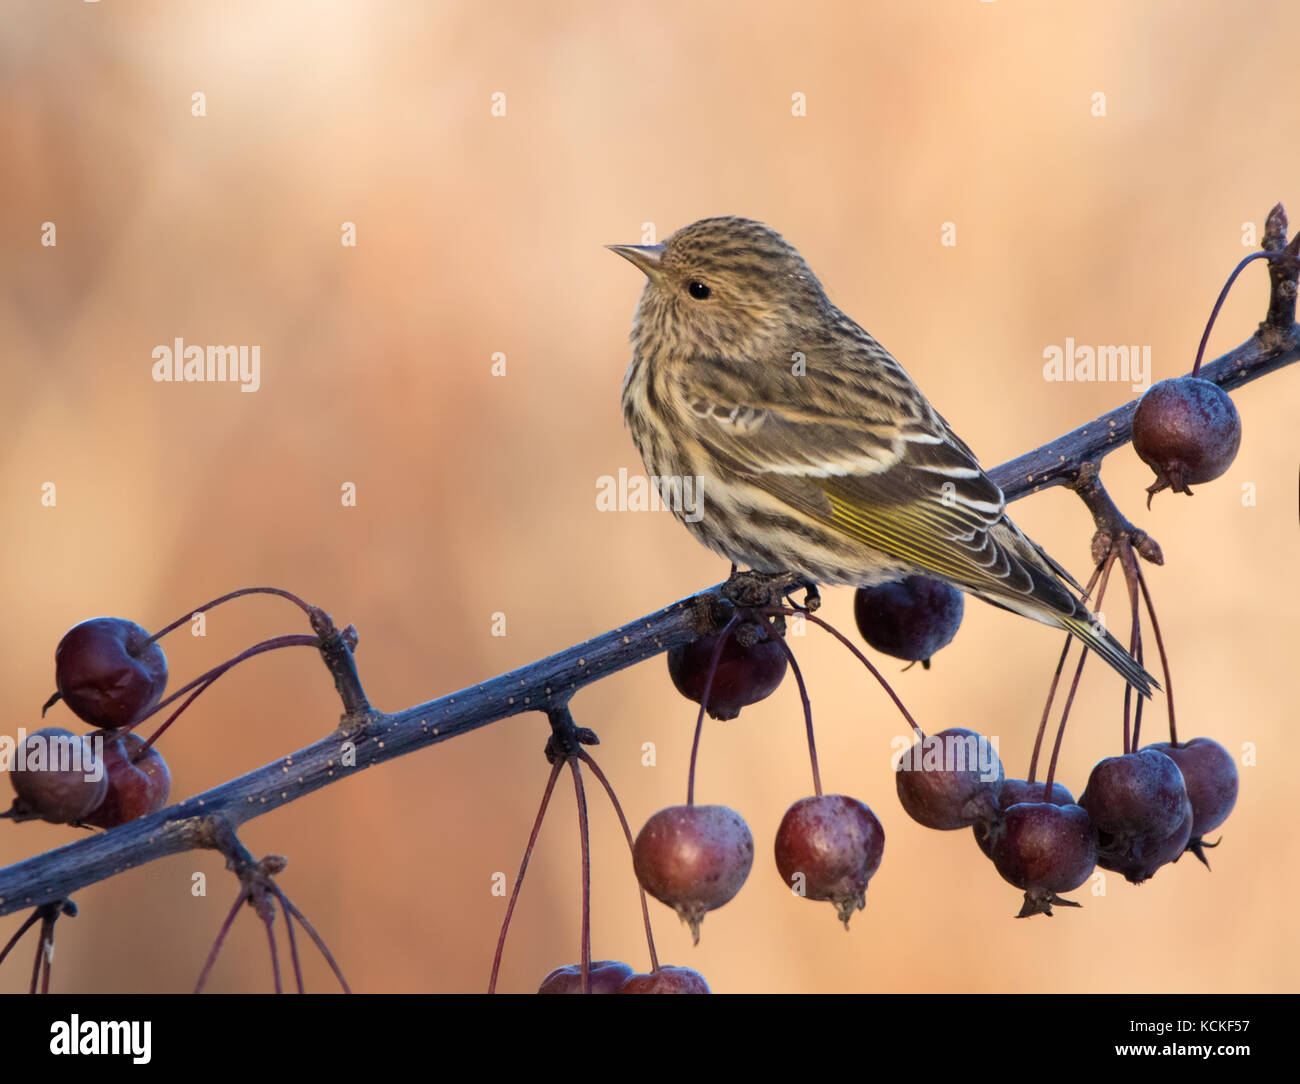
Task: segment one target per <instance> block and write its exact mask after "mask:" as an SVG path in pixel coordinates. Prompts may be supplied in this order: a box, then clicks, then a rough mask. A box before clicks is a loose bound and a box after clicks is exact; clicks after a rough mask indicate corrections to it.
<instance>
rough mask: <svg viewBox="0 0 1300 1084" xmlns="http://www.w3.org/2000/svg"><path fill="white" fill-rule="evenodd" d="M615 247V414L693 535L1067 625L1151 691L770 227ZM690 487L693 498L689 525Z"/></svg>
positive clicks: (824, 580) (799, 570)
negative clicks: (688, 484) (923, 586)
mask: <svg viewBox="0 0 1300 1084" xmlns="http://www.w3.org/2000/svg"><path fill="white" fill-rule="evenodd" d="M609 247H610V248H611V249H613V251H615V252H617V253H618V254H619V255H620V256H624V257H626V258H627V259H628V260H630V261H631V262H632V263H634V264H635V265H636V266H637V267H639V268H640V269H641V270H642V271H644V272H645V274H646V277H647V279H648V281H647V283H646V287H645V290H644V292H643V293H642V295H641V301H640V304H639V306H638V308H637V314H636V322H635V324H634V325H633V328H632V346H633V356H632V363H631V364H630V365H629V366H628V370H627V377H626V378H625V380H624V382H623V416H624V418H625V420H626V422H627V425H628V428H629V429H630V430H631V432H632V439H633V440H634V441H635V442H636V446H637V448H638V449H639V450H640V452H641V457H642V459H643V460H644V461H645V465H646V468H647V470H649V472H650V474H651V475H652V476H655V477H656V478H658V479H659V480H660V482H659V484H660V487H661V489H662V490H663V491H664V496H665V499H666V500H668V501H669V503H671V505H672V507H673V509H674V511H675V512H676V513H677V516H678V518H679V519H681V520H682V521H683V522H684V523H685V524H686V526H687V527H688V528H689V529H690V530H691V532H692V533H693V534H694V535H695V536H696V537H697V538H698V539H699V540H700V541H701V542H703V543H704V544H705V545H706V546H708V547H709V548H710V549H713V550H715V551H716V552H718V553H720V554H721V555H722V556H724V557H726V558H728V559H729V560H731V561H733V562H735V563H737V564H739V565H746V566H748V567H750V568H752V569H754V570H755V571H758V572H773V573H775V572H788V573H795V574H797V575H799V576H801V577H803V578H805V579H807V580H809V581H811V582H812V583H818V584H853V585H855V586H859V587H863V586H869V585H872V584H876V583H881V582H884V581H887V580H895V579H901V578H902V577H903V576H906V575H913V574H920V575H925V576H930V577H933V578H935V579H940V580H944V581H946V582H948V583H951V584H953V585H954V586H956V587H959V588H961V589H962V590H964V591H968V592H970V593H971V594H973V595H976V596H977V597H979V598H982V599H984V600H985V601H987V602H991V603H993V604H994V605H996V606H1001V607H1003V608H1005V609H1008V610H1012V611H1014V612H1016V613H1019V614H1023V615H1024V616H1026V617H1032V618H1034V619H1035V620H1037V621H1042V622H1044V623H1046V624H1048V625H1054V626H1056V627H1057V628H1061V629H1066V630H1068V631H1069V632H1071V633H1073V634H1074V635H1075V636H1077V637H1078V638H1079V639H1080V640H1082V641H1083V643H1085V644H1086V645H1087V646H1088V647H1090V648H1092V650H1094V651H1096V652H1097V653H1098V654H1099V655H1100V656H1101V657H1102V658H1104V659H1105V660H1106V661H1107V662H1108V663H1109V664H1110V665H1111V666H1112V667H1114V669H1115V670H1117V671H1118V672H1119V673H1120V674H1122V675H1123V676H1124V677H1125V678H1126V679H1127V680H1128V681H1129V682H1130V683H1131V684H1132V685H1133V686H1134V687H1135V688H1137V689H1138V690H1140V691H1141V692H1142V693H1143V694H1145V695H1147V696H1150V695H1151V687H1152V686H1153V685H1154V684H1155V683H1154V681H1153V679H1152V678H1151V676H1150V675H1149V674H1148V673H1147V672H1146V671H1145V670H1144V669H1142V667H1141V666H1139V665H1138V664H1137V662H1136V661H1135V660H1134V659H1133V658H1132V657H1131V656H1130V655H1129V654H1128V652H1126V651H1125V650H1124V648H1123V647H1122V646H1121V645H1120V644H1119V642H1118V641H1117V640H1116V639H1115V638H1114V637H1113V636H1111V635H1110V634H1109V633H1108V632H1106V631H1105V629H1104V628H1103V627H1102V626H1101V625H1100V623H1099V622H1097V621H1096V620H1095V619H1094V618H1093V616H1092V614H1091V613H1089V611H1088V609H1087V607H1086V606H1084V605H1083V603H1082V602H1080V601H1079V599H1078V598H1077V597H1076V596H1075V595H1074V594H1073V593H1072V592H1071V591H1070V589H1069V587H1068V586H1067V582H1068V583H1071V584H1073V583H1074V581H1073V580H1071V579H1070V577H1069V574H1068V573H1067V572H1066V571H1065V570H1064V569H1063V568H1061V566H1060V565H1058V564H1057V563H1056V562H1055V561H1053V560H1052V559H1051V558H1050V557H1048V556H1047V554H1046V553H1045V552H1044V551H1043V550H1042V549H1041V548H1040V547H1039V546H1037V545H1036V544H1035V543H1034V542H1032V541H1030V540H1029V539H1028V538H1027V537H1026V536H1025V535H1024V534H1023V533H1021V531H1020V529H1019V528H1018V527H1016V525H1015V524H1014V523H1012V522H1011V520H1010V519H1008V518H1007V515H1006V506H1005V501H1004V499H1003V496H1002V492H1001V490H999V489H998V487H997V486H996V485H994V484H993V482H992V481H990V480H989V478H988V477H987V476H986V475H985V474H984V472H983V471H982V470H981V469H980V465H979V463H978V461H977V460H976V458H975V455H974V453H973V452H972V451H971V450H970V448H968V447H967V446H966V445H965V443H963V442H962V440H961V439H960V438H959V437H958V436H957V435H956V434H955V433H954V432H953V431H952V429H951V428H950V427H949V426H948V423H947V422H946V421H944V419H943V418H942V417H941V416H940V415H939V414H938V412H937V411H936V410H935V409H934V407H932V406H931V405H930V403H929V401H928V400H927V399H926V398H925V396H924V395H922V394H921V392H920V390H919V389H918V388H917V387H916V385H915V384H913V383H912V381H911V379H910V378H909V377H908V375H907V373H905V372H904V371H903V368H902V366H900V365H899V364H898V362H897V361H895V360H894V358H893V357H892V356H891V355H890V353H889V351H887V350H886V349H885V348H884V347H883V346H881V345H880V344H879V343H878V342H876V340H875V339H873V338H872V337H871V336H870V335H868V334H867V333H866V332H865V331H864V330H863V329H862V328H860V327H859V326H858V325H857V324H856V323H854V322H853V320H851V319H850V318H849V317H848V316H846V315H845V314H844V313H842V312H840V310H839V309H837V308H836V307H835V306H834V305H833V304H831V302H830V300H829V299H828V298H827V296H826V294H825V292H824V291H823V289H822V286H821V283H820V282H818V281H817V278H816V276H814V275H813V273H812V271H811V270H810V269H809V267H808V265H807V264H806V263H805V262H804V260H803V257H802V256H800V255H799V253H798V252H797V251H796V250H795V249H794V248H793V247H792V246H791V245H789V244H788V243H787V242H786V241H785V240H784V239H783V238H782V237H781V236H780V235H779V234H777V233H776V232H774V231H773V230H770V229H768V228H767V227H766V226H764V225H763V224H762V223H760V222H754V221H752V220H750V219H745V218H736V217H725V218H706V219H703V220H701V221H699V222H696V223H693V224H692V225H689V226H685V227H683V228H682V229H680V230H678V231H677V232H676V233H675V234H673V235H672V236H671V237H670V238H668V240H667V241H666V242H665V243H663V244H659V245H610V246H609ZM686 479H693V480H694V483H695V485H696V487H697V488H696V491H695V493H696V499H697V501H702V503H701V504H700V505H699V506H698V507H697V508H695V509H693V510H692V511H691V512H690V513H689V514H685V513H684V511H683V509H684V504H683V502H682V500H681V495H682V492H683V490H682V489H681V488H678V487H682V486H683V483H684V480H686ZM673 498H676V499H673ZM1075 586H1077V584H1075Z"/></svg>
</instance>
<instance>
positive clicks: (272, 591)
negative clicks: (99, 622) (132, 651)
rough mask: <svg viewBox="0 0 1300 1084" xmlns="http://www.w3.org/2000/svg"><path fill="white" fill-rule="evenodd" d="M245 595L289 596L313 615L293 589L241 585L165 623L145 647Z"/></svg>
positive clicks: (294, 602) (291, 600)
mask: <svg viewBox="0 0 1300 1084" xmlns="http://www.w3.org/2000/svg"><path fill="white" fill-rule="evenodd" d="M244 595H278V596H279V597H280V598H287V599H288V600H289V601H290V602H292V603H293V604H294V605H295V606H297V607H298V608H299V609H301V610H303V611H304V612H305V613H306V614H307V615H308V616H311V611H312V607H311V605H310V604H309V603H307V602H304V601H303V600H302V599H300V598H299V597H298V596H297V595H295V594H294V593H293V592H292V591H284V590H282V589H281V588H279V587H241V588H240V589H239V590H238V591H231V592H230V593H229V594H228V595H222V596H221V597H220V598H214V599H213V600H212V601H211V602H205V603H204V604H203V605H202V606H199V607H197V608H196V609H193V610H191V611H189V613H187V614H185V615H184V616H183V617H178V618H177V619H176V620H175V621H173V622H172V623H171V624H170V625H165V626H163V627H162V628H161V629H159V630H158V631H157V632H155V633H154V634H153V635H152V636H150V637H149V639H148V640H146V641H145V643H144V645H143V646H145V647H148V646H149V644H152V643H153V642H154V641H155V640H160V639H162V637H164V636H166V635H167V634H168V633H169V632H172V631H174V630H176V629H178V628H180V627H181V626H182V625H183V624H185V622H187V621H193V620H194V617H195V615H196V614H201V613H206V612H207V611H208V610H211V609H214V608H215V607H217V606H220V605H221V604H222V603H223V602H230V601H231V600H232V599H236V598H242V597H243V596H244Z"/></svg>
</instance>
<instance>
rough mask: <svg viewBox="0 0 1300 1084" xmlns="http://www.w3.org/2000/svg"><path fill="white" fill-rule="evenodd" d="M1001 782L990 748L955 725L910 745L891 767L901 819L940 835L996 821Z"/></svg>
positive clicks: (998, 762) (985, 741)
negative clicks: (894, 768) (902, 813)
mask: <svg viewBox="0 0 1300 1084" xmlns="http://www.w3.org/2000/svg"><path fill="white" fill-rule="evenodd" d="M1002 780H1003V773H1002V761H1001V759H1000V758H999V757H998V754H997V750H996V749H994V748H993V745H992V743H991V742H990V741H989V740H988V739H987V738H985V737H984V736H983V735H980V734H976V733H975V732H974V731H971V730H967V729H965V728H964V727H959V726H958V727H951V728H949V729H948V730H941V731H939V733H937V734H930V735H928V736H927V737H925V738H924V739H923V740H921V741H918V742H916V743H914V744H913V745H912V747H911V748H910V749H908V750H907V751H905V752H904V753H903V755H902V757H901V759H900V760H899V762H898V766H897V785H898V800H899V801H900V802H902V804H903V809H904V810H906V812H907V815H908V816H909V817H911V818H912V820H914V821H916V822H917V823H918V824H923V825H925V827H927V828H938V829H940V830H943V831H951V830H952V829H955V828H966V827H968V826H970V825H972V824H974V823H975V822H976V821H978V820H981V819H984V820H987V819H991V818H992V817H994V816H996V814H997V812H998V794H999V792H1000V791H1001V789H1002Z"/></svg>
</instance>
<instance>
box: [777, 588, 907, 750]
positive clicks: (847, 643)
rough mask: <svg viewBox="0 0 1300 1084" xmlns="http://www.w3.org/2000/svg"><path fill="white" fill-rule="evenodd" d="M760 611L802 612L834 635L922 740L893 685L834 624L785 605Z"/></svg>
mask: <svg viewBox="0 0 1300 1084" xmlns="http://www.w3.org/2000/svg"><path fill="white" fill-rule="evenodd" d="M762 612H763V613H766V614H772V615H776V614H785V615H787V616H790V617H793V616H794V615H795V614H802V615H803V616H804V617H805V618H807V619H808V620H809V621H811V622H812V623H813V624H814V625H817V626H819V627H821V628H823V629H825V630H826V631H827V632H829V633H830V634H831V635H832V636H834V637H835V639H837V640H838V641H839V642H840V643H842V644H843V645H844V646H845V647H847V648H848V649H849V650H850V651H851V652H853V654H854V655H855V656H856V657H857V660H858V662H860V663H862V665H863V666H865V667H866V668H867V670H868V671H869V672H870V673H871V676H872V677H874V678H875V679H876V680H877V681H878V682H880V685H881V688H883V689H884V690H885V692H887V693H888V694H889V698H890V699H891V700H892V701H893V702H894V706H895V707H896V708H898V710H899V711H900V712H902V713H903V718H904V719H905V720H907V725H908V726H909V727H911V728H912V730H913V731H914V732H915V733H916V735H917V739H918V740H924V738H925V732H924V731H923V730H922V729H921V728H920V726H919V725H917V722H916V720H915V719H913V718H912V713H911V712H910V711H908V710H907V708H906V707H905V706H904V705H903V702H902V701H901V700H899V699H898V694H897V693H896V692H894V690H893V687H892V686H891V685H890V684H889V682H887V681H886V680H885V679H884V677H883V676H882V675H881V673H880V671H879V670H877V669H876V668H875V666H874V665H873V664H872V662H871V660H870V659H868V658H867V657H866V656H865V655H864V654H862V652H861V651H859V650H858V648H857V645H856V644H854V643H853V641H852V640H850V639H849V638H848V637H847V636H845V635H844V633H842V632H840V630H839V629H837V628H836V627H835V626H834V625H832V624H830V623H829V622H827V621H823V620H822V619H821V618H820V617H818V616H817V615H816V614H811V613H809V612H808V611H807V610H801V609H794V608H791V607H787V606H768V607H766V608H765V609H764V610H763V611H762Z"/></svg>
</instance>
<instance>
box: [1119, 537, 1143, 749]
mask: <svg viewBox="0 0 1300 1084" xmlns="http://www.w3.org/2000/svg"><path fill="white" fill-rule="evenodd" d="M1119 560H1120V564H1121V565H1122V566H1123V568H1124V584H1125V586H1126V587H1128V604H1129V609H1130V610H1131V611H1132V613H1133V631H1132V632H1131V633H1130V634H1129V643H1128V653H1129V654H1130V655H1132V656H1133V658H1134V659H1136V660H1137V664H1138V665H1139V666H1141V665H1142V608H1141V607H1140V606H1139V605H1138V583H1137V558H1136V557H1134V556H1133V548H1132V547H1131V546H1130V545H1129V544H1128V540H1127V539H1123V540H1121V541H1120V545H1119ZM1132 694H1133V687H1132V686H1131V685H1125V687H1124V752H1125V753H1136V752H1137V750H1138V735H1139V734H1140V733H1141V731H1142V699H1141V698H1140V697H1139V699H1138V706H1137V714H1136V715H1135V716H1133V729H1132V732H1131V733H1130V731H1129V715H1130V708H1131V706H1132V701H1133V695H1132Z"/></svg>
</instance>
